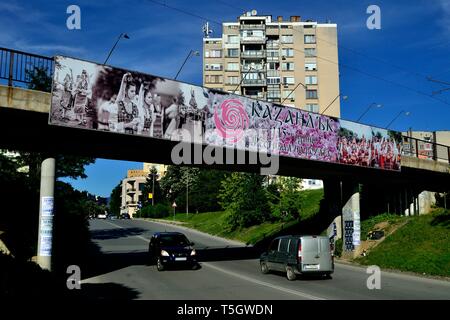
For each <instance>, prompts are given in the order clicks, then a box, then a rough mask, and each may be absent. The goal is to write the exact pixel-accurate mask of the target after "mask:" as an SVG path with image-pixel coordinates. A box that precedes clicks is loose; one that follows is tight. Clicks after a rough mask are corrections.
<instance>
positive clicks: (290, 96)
mask: <svg viewBox="0 0 450 320" xmlns="http://www.w3.org/2000/svg"><path fill="white" fill-rule="evenodd" d="M283 99H292V100H294V99H295V91H292V90H284V91H283Z"/></svg>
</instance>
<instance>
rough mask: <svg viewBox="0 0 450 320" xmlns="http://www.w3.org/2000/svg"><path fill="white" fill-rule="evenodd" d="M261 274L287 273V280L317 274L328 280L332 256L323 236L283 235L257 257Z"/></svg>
mask: <svg viewBox="0 0 450 320" xmlns="http://www.w3.org/2000/svg"><path fill="white" fill-rule="evenodd" d="M260 265H261V272H262V273H268V272H270V271H281V272H286V276H287V278H288V279H289V280H295V279H296V277H297V275H300V274H320V275H324V276H326V277H328V278H331V274H332V273H333V272H334V257H333V253H332V247H331V244H330V240H329V239H328V237H325V236H282V237H278V238H275V239H274V240H273V241H272V243H271V244H270V246H269V249H268V251H267V252H264V253H263V254H262V255H261V258H260Z"/></svg>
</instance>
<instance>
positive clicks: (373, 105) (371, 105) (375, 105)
mask: <svg viewBox="0 0 450 320" xmlns="http://www.w3.org/2000/svg"><path fill="white" fill-rule="evenodd" d="M382 106H383V105H382V104H379V103H376V102H372V103H371V104H370V105H369V106H368V107H367V109H366V110H365V111H364V112H363V113H362V114H361V115H360V116H359V118H358V120H356V122H359V120H361V119H362V117H364V115H365V114H366V113H367V112H369V110H370V109H371V108H372V107H376V108H381V107H382Z"/></svg>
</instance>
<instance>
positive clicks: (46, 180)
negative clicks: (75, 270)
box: [37, 158, 55, 271]
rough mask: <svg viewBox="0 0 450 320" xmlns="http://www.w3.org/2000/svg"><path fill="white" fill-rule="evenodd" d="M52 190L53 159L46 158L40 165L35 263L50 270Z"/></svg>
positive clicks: (53, 188) (53, 176) (53, 181)
mask: <svg viewBox="0 0 450 320" xmlns="http://www.w3.org/2000/svg"><path fill="white" fill-rule="evenodd" d="M54 191H55V159H54V158H47V159H45V160H44V161H43V162H42V166H41V188H40V196H39V230H38V249H37V250H38V251H37V263H38V264H39V266H41V268H43V269H47V270H50V271H51V270H52V263H51V262H52V261H51V260H52V239H53V202H54Z"/></svg>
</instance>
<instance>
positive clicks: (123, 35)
mask: <svg viewBox="0 0 450 320" xmlns="http://www.w3.org/2000/svg"><path fill="white" fill-rule="evenodd" d="M122 37H124V38H125V39H130V37H129V36H128V34H126V33H121V34H120V35H119V38H117V41H116V43H114V46H113V47H112V48H111V50H110V51H109V54H108V57H106V60H105V62H104V63H103V65H105V64H106V62H108V59H109V57H110V56H111V54H112V53H113V51H114V49H115V48H116V46H117V43H119V40H120V39H122Z"/></svg>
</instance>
